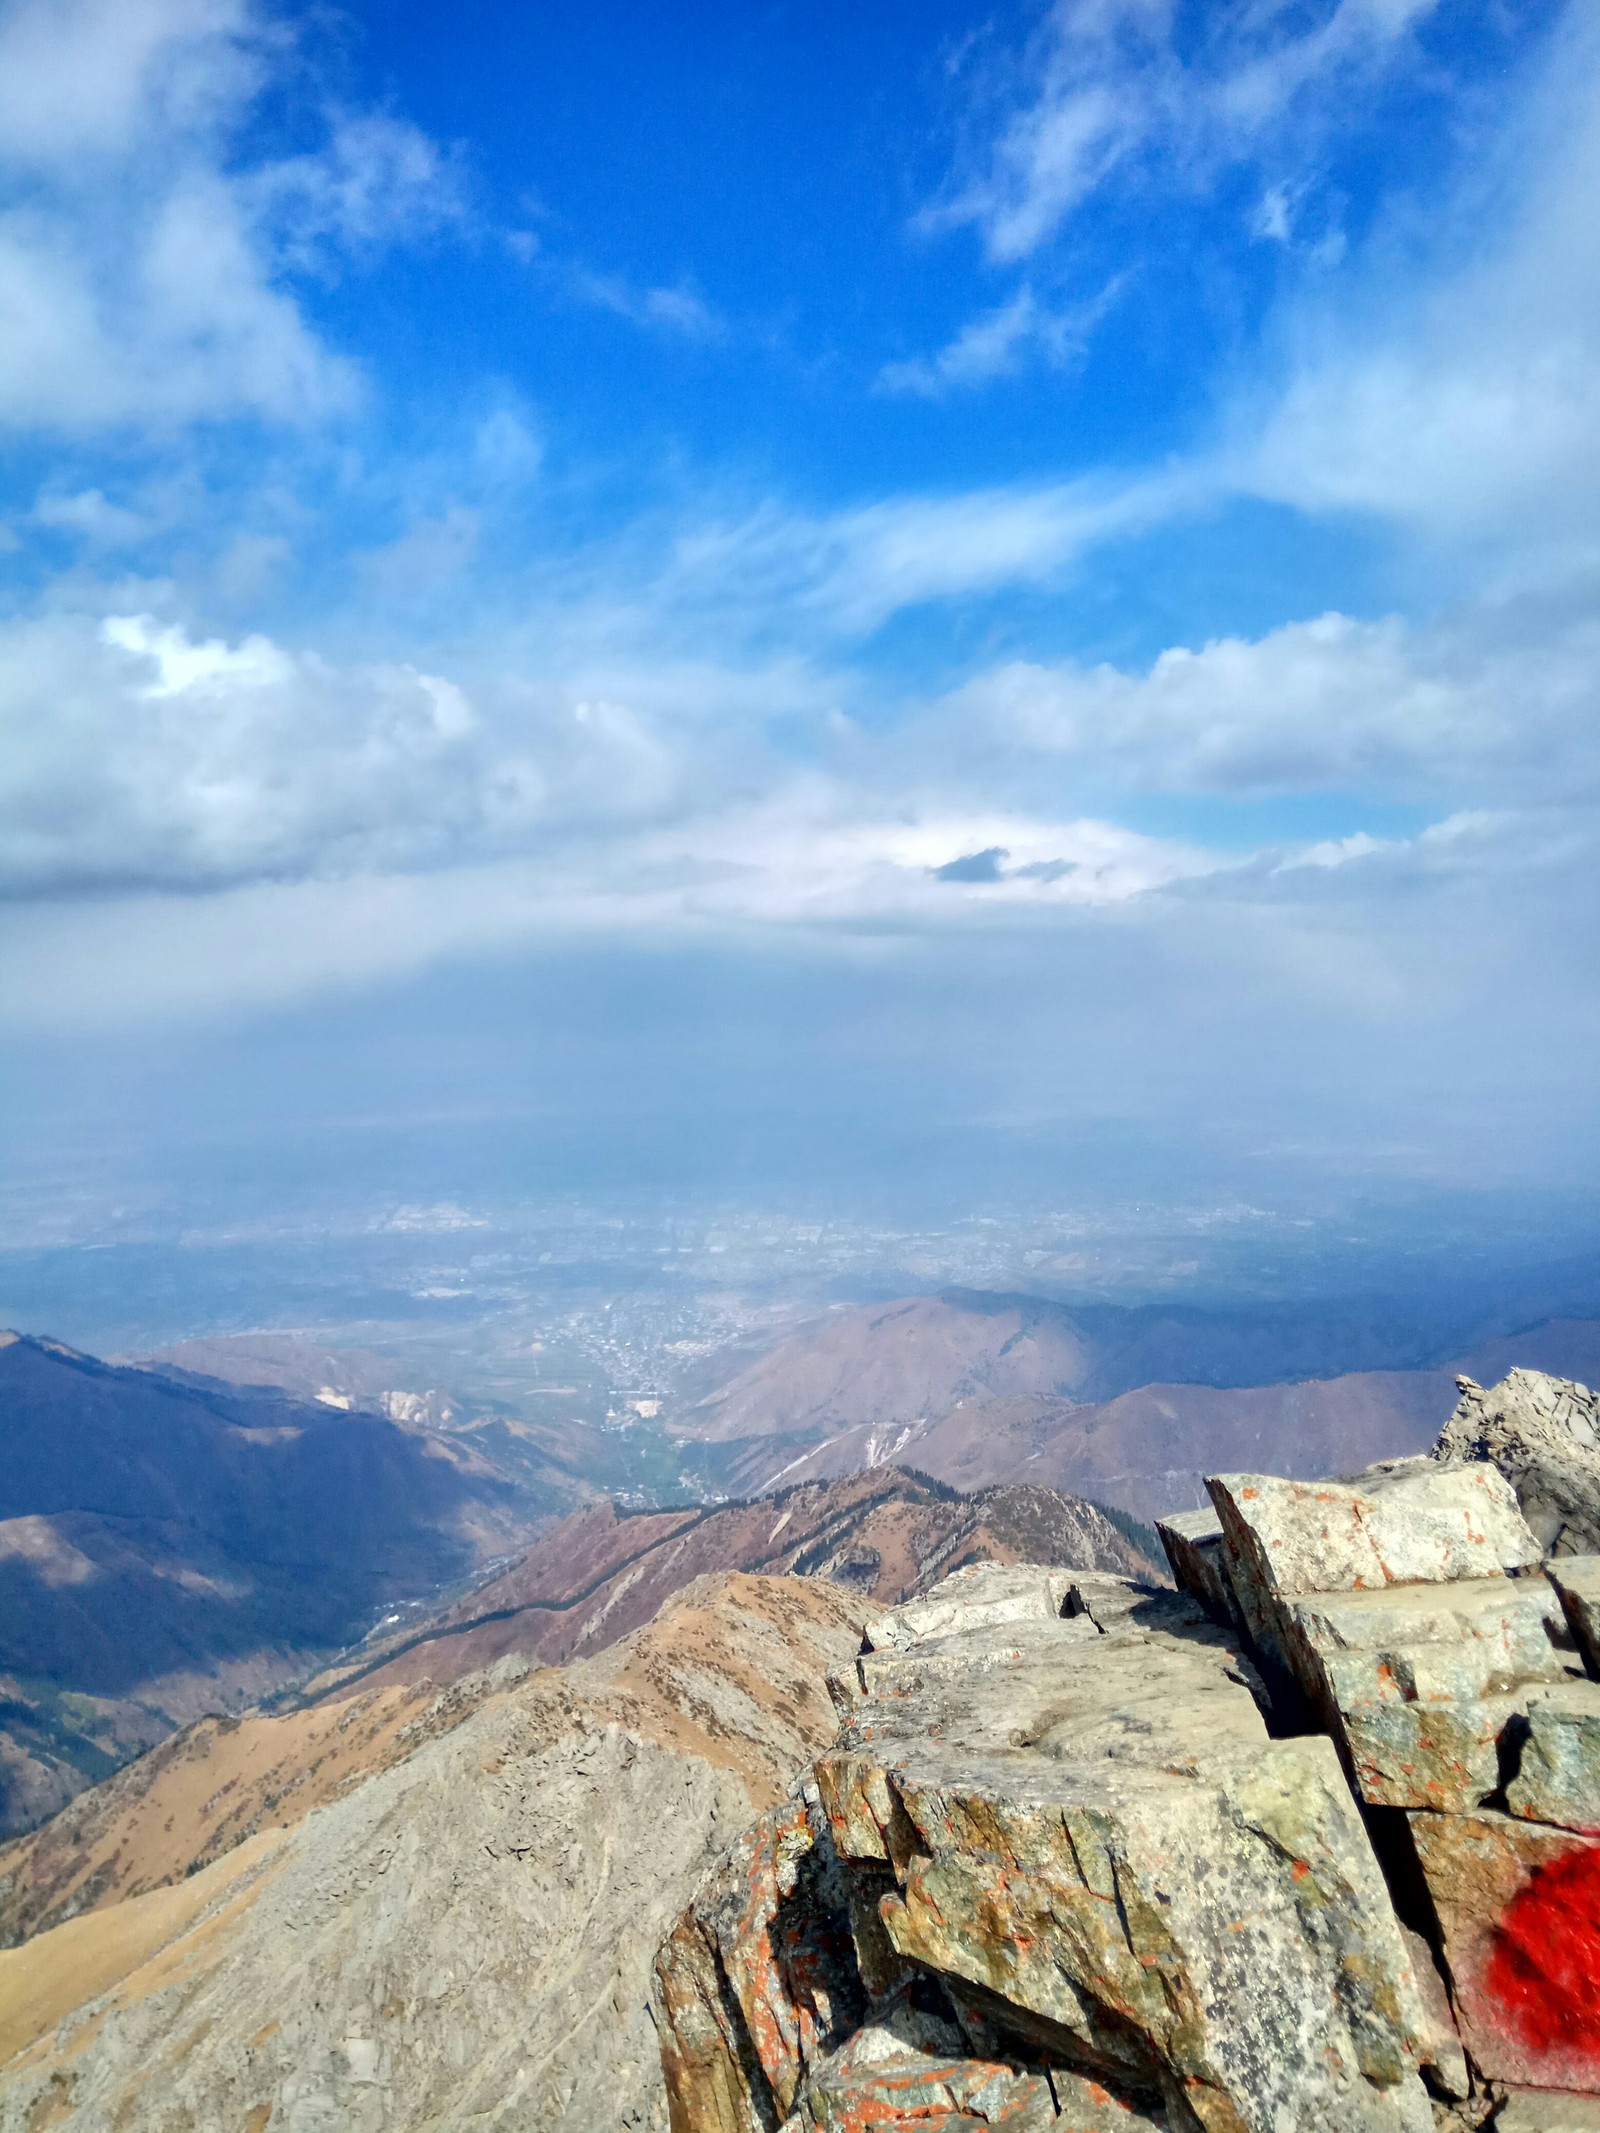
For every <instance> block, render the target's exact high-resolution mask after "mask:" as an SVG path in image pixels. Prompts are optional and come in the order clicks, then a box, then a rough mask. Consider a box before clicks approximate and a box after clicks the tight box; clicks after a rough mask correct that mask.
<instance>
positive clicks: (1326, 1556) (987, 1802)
mask: <svg viewBox="0 0 1600 2133" xmlns="http://www.w3.org/2000/svg"><path fill="white" fill-rule="evenodd" d="M1460 1395H1461V1397H1460V1400H1459V1403H1458V1405H1457V1407H1456V1409H1455V1411H1454V1412H1453V1414H1452V1416H1451V1418H1450V1421H1449V1423H1448V1425H1447V1427H1446V1429H1445V1430H1444V1432H1443V1433H1442V1434H1441V1436H1440V1439H1439V1441H1438V1443H1437V1444H1436V1446H1435V1447H1434V1448H1433V1451H1432V1454H1431V1456H1425V1457H1420V1458H1401V1459H1394V1460H1388V1461H1385V1462H1381V1463H1379V1464H1378V1465H1376V1466H1374V1467H1371V1468H1369V1469H1368V1470H1366V1471H1364V1472H1362V1473H1361V1474H1358V1475H1356V1476H1354V1477H1352V1478H1351V1479H1349V1480H1346V1481H1343V1482H1340V1481H1336V1480H1328V1481H1318V1482H1306V1481H1296V1480H1291V1479H1287V1478H1284V1477H1281V1476H1276V1475H1271V1474H1265V1473H1260V1472H1256V1473H1251V1472H1242V1473H1232V1474H1222V1475H1216V1476H1213V1477H1212V1478H1211V1480H1210V1482H1209V1494H1210V1497H1211V1509H1210V1511H1209V1512H1205V1513H1199V1512H1191V1513H1178V1514H1175V1515H1174V1517H1173V1519H1172V1520H1171V1521H1169V1522H1163V1528H1162V1530H1163V1537H1164V1539H1165V1540H1166V1542H1167V1546H1168V1551H1169V1555H1170V1559H1171V1563H1172V1568H1173V1570H1174V1573H1175V1574H1176V1576H1177V1579H1178V1582H1179V1585H1180V1587H1181V1588H1182V1590H1181V1592H1180V1593H1178V1594H1170V1593H1162V1592H1158V1591H1155V1590H1153V1589H1151V1588H1149V1587H1147V1586H1140V1585H1138V1584H1137V1583H1134V1582H1132V1581H1128V1580H1125V1579H1118V1578H1114V1577H1108V1576H1104V1575H1095V1574H1092V1573H1070V1572H1069V1573H1052V1572H1049V1571H1047V1570H1045V1569H1043V1568H1029V1567H1026V1566H1023V1567H1020V1568H1018V1567H1011V1568H1002V1567H998V1566H992V1565H983V1566H973V1567H970V1568H968V1569H966V1570H963V1571H960V1572H957V1573H956V1574H954V1575H953V1576H951V1577H949V1578H948V1579H946V1580H945V1581H944V1582H943V1583H942V1584H940V1585H938V1586H936V1587H934V1588H933V1590H932V1591H931V1592H929V1593H928V1594H926V1595H925V1596H923V1597H921V1598H918V1599H916V1600H913V1601H911V1602H910V1603H908V1604H906V1605H904V1606H902V1607H900V1608H898V1609H896V1610H893V1611H892V1612H890V1613H889V1614H887V1615H885V1616H883V1617H882V1618H880V1619H879V1620H878V1621H877V1622H875V1623H873V1624H872V1625H870V1626H869V1629H868V1633H867V1640H866V1644H865V1646H864V1647H863V1650H862V1652H861V1653H860V1654H859V1655H858V1656H857V1658H856V1660H855V1662H854V1665H853V1666H852V1667H851V1668H849V1669H848V1670H847V1671H846V1672H845V1673H844V1674H842V1675H841V1676H840V1677H838V1678H837V1679H836V1681H835V1684H834V1689H835V1698H836V1701H837V1702H838V1704H839V1706H840V1709H841V1713H842V1717H843V1724H842V1726H841V1729H840V1732H839V1735H838V1737H837V1739H836V1740H835V1741H834V1742H833V1743H832V1745H831V1746H830V1747H829V1748H828V1749H827V1750H825V1751H824V1752H823V1754H822V1755H821V1756H819V1757H818V1758H816V1760H815V1761H814V1762H813V1765H812V1768H811V1771H810V1774H809V1777H808V1778H807V1779H806V1780H805V1781H803V1782H802V1784H801V1785H800V1786H799V1787H798V1788H796V1789H795V1791H793V1792H792V1793H791V1795H790V1797H789V1798H788V1799H787V1800H786V1801H784V1802H783V1803H782V1804H780V1805H779V1806H777V1807H775V1808H773V1809H771V1810H769V1811H768V1813H767V1814H766V1815H765V1816H763V1817H762V1818H761V1819H760V1820H759V1821H757V1822H756V1823H755V1824H753V1825H752V1826H751V1828H749V1829H748V1830H746V1831H745V1832H744V1833H743V1834H742V1835H741V1837H740V1838H739V1839H738V1841H737V1842H736V1843H735V1844H734V1845H733V1846H731V1847H730V1849H729V1850H728V1852H727V1853H726V1854H725V1855H724V1857H723V1859H722V1861H721V1862H720V1864H719V1865H718V1867H717V1868H716V1870H715V1871H714V1872H713V1873H712V1874H711V1875H709V1876H708V1877H707V1878H706V1880H705V1881H703V1882H702V1884H701V1885H700V1887H699V1888H698V1889H697V1891H696V1892H695V1895H694V1898H693V1900H692V1901H691V1902H690V1904H689V1905H688V1906H687V1907H686V1908H685V1910H684V1912H683V1913H682V1914H681V1916H680V1918H679V1920H678V1922H677V1924H676V1925H675V1926H674V1928H673V1931H672V1932H671V1934H670V1935H669V1936H668V1938H667V1939H666V1941H665V1942H664V1943H663V1946H662V1949H661V1952H660V1955H659V1956H658V1958H657V1963H656V2005H657V2010H658V2019H659V2021H660V2025H661V2032H662V2063H663V2071H664V2074H665V2078H666V2082H667V2087H668V2092H669V2097H670V2100H671V2124H672V2127H673V2133H766V2129H770V2128H772V2127H774V2126H780V2125H781V2127H782V2129H783V2133H860V2129H864V2128H866V2127H869V2126H871V2127H875V2128H882V2129H886V2133H887V2129H894V2133H911V2129H912V2128H914V2127H915V2128H923V2127H929V2126H935V2125H936V2126H938V2127H940V2128H941V2129H945V2133H956V2129H958V2128H966V2127H969V2126H970V2127H974V2128H976V2127H977V2126H980V2125H982V2126H998V2125H1004V2126H1007V2127H1010V2128H1013V2129H1015V2133H1050V2129H1060V2128H1062V2127H1071V2128H1073V2129H1075V2133H1113V2129H1115V2133H1133V2129H1136V2128H1148V2129H1151V2133H1288V2129H1291V2128H1292V2129H1298V2128H1302V2127H1304V2128H1315V2129H1317V2133H1444V2129H1447V2128H1448V2129H1453V2133H1469V2129H1476V2128H1482V2127H1487V2126H1490V2125H1493V2126H1494V2127H1496V2128H1498V2129H1499V2133H1580V2129H1591V2133H1592V2129H1593V2128H1595V2127H1596V2126H1600V1970H1597V1966H1596V1962H1595V1955H1596V1924H1595V1921H1596V1916H1597V1913H1596V1906H1595V1890H1596V1888H1597V1887H1600V1556H1597V1555H1595V1554H1592V1553H1588V1552H1586V1551H1587V1550H1589V1549H1592V1548H1593V1547H1595V1545H1596V1538H1595V1536H1596V1534H1597V1533H1600V1399H1597V1398H1596V1396H1595V1395H1594V1394H1592V1393H1590V1392H1589V1391H1588V1390H1587V1389H1586V1388H1584V1387H1583V1386H1581V1385H1578V1384H1574V1383H1570V1382H1566V1381H1562V1380H1557V1379H1553V1378H1550V1377H1546V1376H1542V1375H1540V1374H1539V1373H1536V1372H1532V1371H1525V1370H1513V1371H1512V1372H1511V1373H1509V1375H1508V1376H1507V1377H1506V1379H1505V1380H1504V1381H1503V1382H1502V1383H1501V1384H1499V1385H1497V1386H1495V1387H1493V1388H1492V1389H1488V1390H1486V1389H1485V1388H1484V1387H1482V1386H1480V1385H1478V1384H1477V1383H1476V1382H1474V1381H1473V1380H1472V1379H1471V1378H1468V1377H1463V1379H1462V1380H1461V1384H1460Z"/></svg>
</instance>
